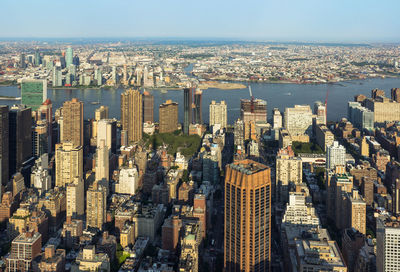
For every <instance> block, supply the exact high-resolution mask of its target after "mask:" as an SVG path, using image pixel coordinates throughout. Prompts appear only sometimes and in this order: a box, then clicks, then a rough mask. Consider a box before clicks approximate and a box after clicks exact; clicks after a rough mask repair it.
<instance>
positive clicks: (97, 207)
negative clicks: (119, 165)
mask: <svg viewBox="0 0 400 272" xmlns="http://www.w3.org/2000/svg"><path fill="white" fill-rule="evenodd" d="M86 200H87V201H86V226H87V227H94V228H98V229H100V230H101V229H103V224H104V223H105V222H106V208H107V207H106V206H107V190H106V188H104V187H103V186H102V185H101V184H100V183H99V182H98V181H95V182H94V184H93V185H91V186H90V187H89V189H88V191H87V195H86Z"/></svg>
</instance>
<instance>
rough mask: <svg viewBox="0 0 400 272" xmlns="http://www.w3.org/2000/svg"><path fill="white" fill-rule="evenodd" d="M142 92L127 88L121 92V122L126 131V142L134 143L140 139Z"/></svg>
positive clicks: (141, 131)
mask: <svg viewBox="0 0 400 272" xmlns="http://www.w3.org/2000/svg"><path fill="white" fill-rule="evenodd" d="M142 103H143V102H142V94H141V93H140V92H139V91H138V90H127V91H126V92H124V93H122V94H121V124H122V129H123V130H126V131H128V142H129V143H136V142H138V141H140V140H141V139H142V133H143V117H142V114H143V112H142V107H143V104H142Z"/></svg>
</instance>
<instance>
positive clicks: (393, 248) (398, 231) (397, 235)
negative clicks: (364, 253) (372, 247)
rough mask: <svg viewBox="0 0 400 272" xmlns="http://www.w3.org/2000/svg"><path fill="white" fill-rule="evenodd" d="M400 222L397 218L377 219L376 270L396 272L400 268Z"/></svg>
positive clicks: (378, 271) (379, 271)
mask: <svg viewBox="0 0 400 272" xmlns="http://www.w3.org/2000/svg"><path fill="white" fill-rule="evenodd" d="M399 240H400V221H399V220H398V219H397V218H396V217H393V218H391V217H389V216H380V217H378V218H377V219H376V270H377V272H395V271H399V267H400V250H399Z"/></svg>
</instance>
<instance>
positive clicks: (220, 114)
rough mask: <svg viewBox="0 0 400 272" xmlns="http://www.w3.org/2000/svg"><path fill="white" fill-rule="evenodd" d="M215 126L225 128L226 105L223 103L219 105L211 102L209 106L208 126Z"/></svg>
mask: <svg viewBox="0 0 400 272" xmlns="http://www.w3.org/2000/svg"><path fill="white" fill-rule="evenodd" d="M215 124H220V125H221V128H226V124H227V105H226V103H225V101H223V100H222V101H221V102H220V103H217V102H215V101H214V100H213V101H211V104H210V122H209V125H210V126H213V125H215Z"/></svg>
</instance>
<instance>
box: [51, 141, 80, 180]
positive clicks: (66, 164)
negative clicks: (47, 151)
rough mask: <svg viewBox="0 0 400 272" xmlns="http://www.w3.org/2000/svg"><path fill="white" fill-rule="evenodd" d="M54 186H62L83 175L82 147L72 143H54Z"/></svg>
mask: <svg viewBox="0 0 400 272" xmlns="http://www.w3.org/2000/svg"><path fill="white" fill-rule="evenodd" d="M55 160H56V186H58V187H64V186H65V185H66V184H69V183H72V182H73V181H74V179H75V178H76V177H78V178H82V177H83V149H82V146H74V145H73V144H72V143H61V144H57V145H56V158H55Z"/></svg>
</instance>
